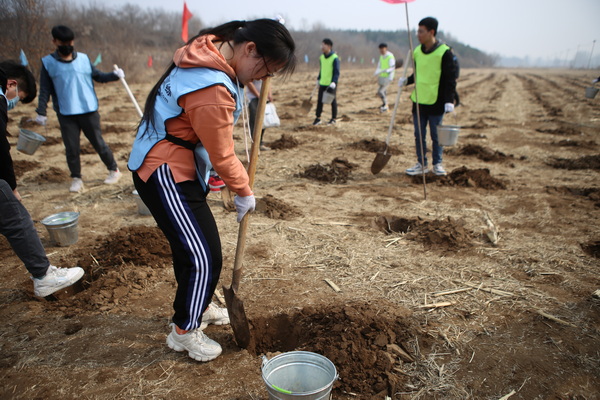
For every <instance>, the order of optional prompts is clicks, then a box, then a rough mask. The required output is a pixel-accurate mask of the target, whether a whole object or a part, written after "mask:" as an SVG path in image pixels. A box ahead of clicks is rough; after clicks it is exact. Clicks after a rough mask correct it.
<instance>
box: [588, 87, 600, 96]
mask: <svg viewBox="0 0 600 400" xmlns="http://www.w3.org/2000/svg"><path fill="white" fill-rule="evenodd" d="M598 91H600V89H598V88H596V87H594V86H588V87H586V88H585V97H587V98H588V99H593V98H594V97H596V95H597V94H598Z"/></svg>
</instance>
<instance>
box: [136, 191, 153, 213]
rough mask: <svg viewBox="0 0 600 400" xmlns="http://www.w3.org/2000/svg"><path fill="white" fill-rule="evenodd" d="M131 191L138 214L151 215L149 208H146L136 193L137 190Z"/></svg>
mask: <svg viewBox="0 0 600 400" xmlns="http://www.w3.org/2000/svg"><path fill="white" fill-rule="evenodd" d="M132 193H133V198H134V199H135V202H136V204H137V207H138V214H140V215H151V213H150V210H149V209H148V207H146V204H144V201H143V200H142V198H141V197H140V195H139V194H138V191H137V190H134V191H133V192H132Z"/></svg>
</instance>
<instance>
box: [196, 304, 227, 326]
mask: <svg viewBox="0 0 600 400" xmlns="http://www.w3.org/2000/svg"><path fill="white" fill-rule="evenodd" d="M209 324H213V325H227V324H229V312H228V311H227V309H226V308H221V307H217V306H216V305H215V304H214V303H210V304H209V305H208V308H207V309H206V311H204V314H202V323H201V324H200V328H199V329H200V330H202V331H203V330H204V329H206V327H207V326H208V325H209Z"/></svg>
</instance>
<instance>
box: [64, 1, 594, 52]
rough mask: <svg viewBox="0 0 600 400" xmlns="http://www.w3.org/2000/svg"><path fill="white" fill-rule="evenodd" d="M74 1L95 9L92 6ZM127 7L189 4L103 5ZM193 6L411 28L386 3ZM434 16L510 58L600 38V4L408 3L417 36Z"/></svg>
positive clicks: (470, 41)
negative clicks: (422, 22)
mask: <svg viewBox="0 0 600 400" xmlns="http://www.w3.org/2000/svg"><path fill="white" fill-rule="evenodd" d="M72 1H73V0H72ZM74 1H75V2H76V3H79V4H89V3H90V0H74ZM93 1H94V3H95V4H99V2H98V1H96V0H93ZM125 3H131V4H136V5H139V6H141V7H152V8H163V9H165V10H169V11H177V12H180V11H182V10H183V0H102V2H100V4H104V5H106V6H107V7H110V6H111V5H116V6H121V5H123V4H125ZM186 3H187V6H188V8H189V9H190V11H191V12H192V14H194V16H196V17H199V18H200V19H201V21H202V22H203V23H204V24H205V25H216V24H219V23H222V22H226V21H230V20H234V19H253V18H263V17H268V18H272V17H274V16H276V15H277V14H281V15H282V16H283V17H284V18H285V20H286V25H287V26H289V27H290V28H293V29H310V28H311V27H312V26H313V25H314V24H316V23H320V24H323V25H324V26H325V27H327V28H334V29H358V30H364V29H374V30H377V29H382V30H396V29H405V28H406V13H405V5H404V4H388V3H385V2H383V1H382V0H279V1H274V0H225V1H223V0H221V1H215V0H210V1H209V0H186ZM427 16H433V17H436V18H437V19H438V20H439V22H440V26H439V29H440V30H441V31H444V32H446V33H449V34H451V35H452V36H453V37H455V38H456V39H458V40H460V41H461V42H463V43H464V44H467V45H470V46H472V47H475V48H478V49H480V50H482V51H485V52H486V53H490V54H500V55H502V56H516V57H525V56H529V57H530V58H531V59H536V58H542V59H552V58H561V59H567V58H568V59H572V58H573V57H574V56H575V53H576V52H577V50H579V52H580V54H581V53H586V54H587V56H588V57H589V54H590V52H591V51H592V42H593V41H594V40H597V39H600V0H498V1H491V0H415V1H413V2H412V3H408V17H409V22H410V27H411V29H414V28H415V27H416V25H417V24H418V22H419V20H420V19H422V18H424V17H427ZM450 44H451V43H450ZM593 54H594V55H598V54H600V41H599V42H597V43H596V45H595V46H594V53H593ZM584 57H585V56H584ZM594 58H595V57H594Z"/></svg>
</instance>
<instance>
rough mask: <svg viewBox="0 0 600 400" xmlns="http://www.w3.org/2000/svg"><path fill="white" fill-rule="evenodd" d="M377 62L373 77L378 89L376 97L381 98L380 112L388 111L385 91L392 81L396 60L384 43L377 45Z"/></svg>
mask: <svg viewBox="0 0 600 400" xmlns="http://www.w3.org/2000/svg"><path fill="white" fill-rule="evenodd" d="M379 53H381V55H380V56H379V62H378V63H377V69H376V70H375V74H374V75H375V76H377V77H378V79H377V83H378V84H379V89H377V96H379V97H380V98H381V101H382V102H383V104H382V105H381V107H380V108H379V110H380V111H381V112H385V111H387V110H388V103H387V89H388V87H389V86H390V84H391V83H392V81H393V80H394V71H395V69H396V59H395V58H394V55H393V54H392V53H391V52H390V51H389V50H388V47H387V44H386V43H381V44H380V45H379Z"/></svg>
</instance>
